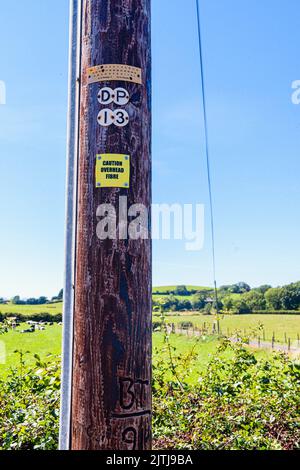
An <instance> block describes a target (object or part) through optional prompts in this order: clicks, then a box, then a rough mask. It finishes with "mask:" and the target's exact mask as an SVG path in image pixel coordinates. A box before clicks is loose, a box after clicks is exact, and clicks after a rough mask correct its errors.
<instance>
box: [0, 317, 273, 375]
mask: <svg viewBox="0 0 300 470" xmlns="http://www.w3.org/2000/svg"><path fill="white" fill-rule="evenodd" d="M25 327H26V324H24V325H21V326H20V328H19V331H18V330H15V331H10V332H9V333H6V334H4V335H2V336H0V341H1V342H2V344H4V345H5V352H6V362H5V363H2V362H3V359H4V357H3V355H2V357H1V355H0V375H1V376H5V375H6V373H7V371H8V370H9V368H10V367H14V366H16V365H17V364H18V361H19V356H18V354H16V353H15V351H16V350H19V351H22V352H23V353H27V352H28V354H26V361H27V362H28V363H30V362H31V363H32V362H34V361H35V359H34V357H33V354H39V356H41V358H45V357H46V356H47V355H48V354H52V355H58V354H60V353H61V334H62V327H61V326H59V325H53V326H47V327H46V330H45V331H37V332H35V333H28V334H21V333H20V330H22V329H23V328H25ZM171 344H172V346H174V347H175V348H176V351H175V352H174V355H178V354H186V353H188V352H189V351H190V350H191V349H192V348H193V346H194V345H195V344H196V346H195V352H196V354H197V359H196V363H195V365H194V366H193V371H192V374H191V378H190V382H196V381H197V380H198V374H199V372H200V371H201V370H203V369H204V368H205V366H206V365H207V363H208V361H209V360H210V358H211V357H212V355H213V354H214V352H215V351H216V348H217V345H218V340H217V339H216V337H207V338H205V339H201V340H197V339H194V338H187V337H185V336H179V335H172V336H171ZM0 351H3V347H1V348H0ZM153 351H154V363H155V361H156V360H157V359H161V358H163V357H165V358H167V357H168V351H167V349H166V346H165V344H164V341H163V334H162V333H154V335H153ZM257 354H258V355H259V356H265V355H266V354H267V353H266V352H265V351H259V352H257ZM230 355H231V354H230V353H229V352H226V353H225V357H230Z"/></svg>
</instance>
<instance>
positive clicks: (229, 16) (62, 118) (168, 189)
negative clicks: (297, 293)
mask: <svg viewBox="0 0 300 470" xmlns="http://www.w3.org/2000/svg"><path fill="white" fill-rule="evenodd" d="M152 4H153V120H154V128H153V198H154V202H156V203H176V202H178V203H185V204H186V203H196V202H197V203H203V204H205V205H206V237H205V245H204V249H203V250H202V251H200V252H187V251H186V250H185V245H184V242H183V241H155V242H154V259H153V261H154V266H153V267H154V278H153V282H154V284H155V285H163V284H178V283H187V284H199V285H211V284H212V272H211V244H210V237H209V214H208V206H207V203H208V191H207V180H206V167H205V154H204V140H203V121H202V108H201V100H200V81H199V80H200V75H199V61H198V50H197V31H196V10H195V1H194V0H185V1H184V2H182V0H172V1H171V0H164V1H163V2H162V1H161V0H152ZM183 4H184V6H183ZM0 11H1V28H0V80H4V81H5V83H6V87H7V104H6V105H5V106H0V213H1V221H2V223H1V231H0V263H1V264H0V296H1V295H3V296H12V295H14V294H20V295H21V296H31V295H40V294H46V295H54V294H55V293H56V292H57V291H58V290H59V289H60V288H61V286H62V283H63V262H64V186H65V142H66V106H67V60H68V0H43V1H38V0H26V2H25V1H24V2H21V1H18V8H16V7H15V4H14V3H12V2H6V1H4V0H0ZM201 20H202V27H203V53H204V64H205V75H206V87H207V106H208V120H209V137H210V150H211V166H212V181H213V197H214V205H215V223H216V256H217V278H218V283H219V284H224V283H232V282H236V281H242V280H243V281H246V282H249V283H250V284H251V285H253V286H255V285H259V284H263V283H271V284H272V285H279V284H283V283H287V282H291V281H294V280H299V279H300V275H299V265H300V263H299V261H300V250H299V238H300V237H299V235H300V218H299V203H300V184H299V174H300V159H299V148H300V106H295V105H293V104H292V102H291V93H292V90H291V82H292V81H293V80H296V79H300V59H299V51H298V49H299V47H298V44H299V34H300V33H299V31H300V3H299V1H298V0H287V1H285V2H283V1H282V0H264V1H263V2H261V1H258V0H243V1H242V2H241V1H240V0H201ZM183 165H184V166H185V167H187V168H189V170H188V171H186V172H183V171H182V169H183Z"/></svg>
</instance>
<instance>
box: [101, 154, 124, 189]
mask: <svg viewBox="0 0 300 470" xmlns="http://www.w3.org/2000/svg"><path fill="white" fill-rule="evenodd" d="M129 185H130V156H129V155H122V154H119V153H102V154H99V155H97V156H96V188H129Z"/></svg>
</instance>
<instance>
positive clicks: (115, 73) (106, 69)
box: [87, 64, 143, 85]
mask: <svg viewBox="0 0 300 470" xmlns="http://www.w3.org/2000/svg"><path fill="white" fill-rule="evenodd" d="M87 75H88V76H87V79H88V83H89V84H91V83H96V82H110V81H123V82H131V83H137V84H139V85H142V83H143V82H142V70H141V69H140V68H138V67H132V66H131V65H122V64H106V65H97V66H96V67H91V68H89V69H88V70H87Z"/></svg>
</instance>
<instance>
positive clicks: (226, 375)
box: [153, 335, 300, 450]
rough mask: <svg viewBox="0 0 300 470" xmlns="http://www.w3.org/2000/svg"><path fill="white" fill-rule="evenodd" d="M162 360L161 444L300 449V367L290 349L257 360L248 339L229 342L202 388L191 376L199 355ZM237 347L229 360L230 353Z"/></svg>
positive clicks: (157, 385) (157, 426)
mask: <svg viewBox="0 0 300 470" xmlns="http://www.w3.org/2000/svg"><path fill="white" fill-rule="evenodd" d="M165 344H166V348H167V350H168V353H169V354H168V360H167V361H164V360H162V358H161V355H159V354H157V355H156V358H155V361H154V377H153V393H154V439H155V441H154V442H155V448H157V449H198V450H292V449H300V365H299V363H296V362H293V361H291V360H290V359H289V358H288V356H286V355H284V354H278V353H277V354H274V355H273V356H272V357H270V358H268V359H259V360H258V359H257V358H256V357H255V354H254V353H253V352H252V351H251V350H250V349H248V348H247V347H246V346H245V345H244V344H243V342H242V341H239V342H237V343H232V342H231V341H229V340H228V339H226V338H225V339H224V338H223V339H222V340H221V342H220V345H219V347H218V350H217V353H216V355H214V357H212V359H211V361H210V363H209V365H208V367H207V369H206V371H205V372H203V373H201V375H200V376H199V382H198V384H197V385H194V386H191V385H189V381H188V380H187V379H188V377H189V373H190V371H191V369H192V368H193V362H194V361H195V354H194V352H193V350H191V351H190V352H189V353H187V354H186V355H183V356H182V355H177V354H176V351H174V349H173V347H172V345H171V339H170V336H168V335H166V336H165ZM228 349H231V350H232V354H233V356H232V357H231V358H228V356H227V358H226V356H224V352H225V351H226V350H228Z"/></svg>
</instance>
